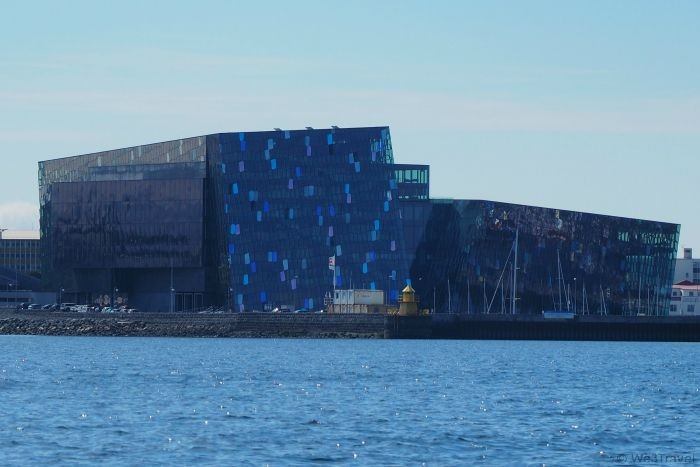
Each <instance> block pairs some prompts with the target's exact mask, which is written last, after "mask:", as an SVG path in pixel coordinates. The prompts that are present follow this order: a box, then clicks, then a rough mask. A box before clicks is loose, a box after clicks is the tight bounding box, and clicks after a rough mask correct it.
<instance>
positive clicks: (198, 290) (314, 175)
mask: <svg viewBox="0 0 700 467" xmlns="http://www.w3.org/2000/svg"><path fill="white" fill-rule="evenodd" d="M39 185H40V195H41V230H42V254H43V263H44V275H43V277H44V281H45V285H46V287H47V288H48V289H53V290H55V289H57V288H66V289H67V290H68V291H69V293H73V294H74V297H71V296H70V295H68V297H71V298H73V299H74V300H75V301H87V302H89V301H93V300H95V297H104V296H105V295H106V294H109V293H110V291H113V290H115V289H119V290H120V291H121V293H123V294H124V295H127V296H128V299H129V300H130V301H131V302H132V303H134V304H135V305H137V306H140V307H142V308H145V309H153V310H165V309H168V305H169V302H172V301H175V308H176V309H182V310H186V309H194V308H197V307H198V306H202V305H205V304H216V305H225V306H227V307H228V308H231V309H232V310H236V311H252V310H265V309H271V308H274V307H278V306H285V305H286V306H289V307H292V308H301V307H304V308H308V309H319V308H321V307H322V306H323V299H324V296H325V295H326V293H328V292H329V291H330V290H331V289H332V286H333V281H334V277H333V272H332V271H331V270H330V269H329V268H328V260H329V257H335V262H336V268H335V283H336V285H337V287H344V288H346V287H355V288H368V289H371V288H376V289H382V290H389V293H388V297H389V299H390V300H391V301H396V299H397V296H398V291H399V290H401V289H402V288H403V286H404V285H405V284H406V283H407V282H411V283H412V284H413V285H414V287H415V288H416V290H417V291H418V292H419V294H420V295H421V296H422V298H423V303H424V306H426V307H430V308H432V307H433V305H434V307H435V308H436V309H437V310H438V311H460V312H484V311H488V312H493V310H496V308H493V306H487V307H484V306H483V305H484V303H487V304H488V305H493V303H498V302H497V300H496V299H492V298H491V297H492V296H501V295H502V296H503V297H504V298H503V300H502V303H505V302H504V300H506V299H507V296H508V293H509V291H508V290H504V288H503V286H502V285H501V284H502V283H503V281H502V280H500V279H499V276H500V275H502V274H503V271H504V268H505V267H506V265H507V261H506V258H505V256H506V255H507V254H508V251H509V248H510V246H511V245H512V243H513V232H514V231H515V230H516V229H517V230H518V231H519V232H520V235H521V241H520V242H519V243H520V254H519V258H520V259H519V261H520V264H519V270H520V280H519V281H518V292H517V296H518V307H517V308H518V310H519V312H524V313H532V312H539V311H541V310H542V309H550V308H552V305H551V304H550V303H551V297H552V294H553V290H554V288H555V287H554V286H553V285H552V283H553V282H552V281H553V268H556V272H557V274H555V275H556V276H557V277H556V284H557V287H556V288H558V285H559V284H560V283H561V282H562V280H560V277H561V276H565V277H566V281H565V282H566V283H567V284H569V286H570V285H571V284H575V286H579V284H580V286H582V285H583V283H584V282H585V283H586V284H587V286H588V287H589V290H590V296H591V298H590V300H589V301H590V302H591V303H592V305H591V306H590V308H595V305H594V303H596V300H595V299H594V298H593V297H594V295H595V292H596V291H598V290H599V291H600V293H599V294H598V295H600V296H604V297H605V300H606V306H607V307H608V311H609V312H610V313H617V314H622V313H629V312H631V310H632V309H633V308H634V306H633V305H631V304H630V303H631V302H630V300H632V296H633V291H634V290H636V291H637V302H636V304H637V309H639V308H640V307H639V305H640V304H641V299H640V298H639V297H640V295H641V293H640V290H642V289H644V297H645V299H646V297H647V295H648V294H647V292H649V296H650V297H652V296H653V299H652V298H649V299H648V300H647V302H646V303H647V306H646V309H647V311H648V312H649V313H658V312H659V310H662V309H664V306H665V305H664V304H665V303H666V302H665V300H667V295H668V294H669V291H670V282H671V278H670V275H669V274H670V271H671V267H672V263H673V257H674V255H675V249H676V247H677V240H678V230H679V227H678V226H677V225H675V224H665V223H659V222H650V221H641V220H636V219H625V218H614V217H609V216H597V215H593V214H585V213H573V212H568V211H559V210H553V209H545V208H535V207H528V206H518V205H509V204H505V203H493V202H489V201H458V200H431V199H430V193H429V169H428V167H427V166H425V165H406V164H396V163H394V157H393V151H392V143H391V136H390V132H389V128H387V127H371V128H347V129H345V128H343V129H341V128H331V129H318V130H314V129H306V130H293V131H281V130H280V131H277V130H276V131H267V132H250V133H221V134H213V135H208V136H201V137H196V138H188V139H184V140H177V141H170V142H165V143H157V144H151V145H146V146H138V147H134V148H126V149H120V150H114V151H106V152H101V153H95V154H88V155H84V156H76V157H71V158H65V159H57V160H52V161H45V162H41V163H40V165H39ZM559 264H561V265H562V266H561V269H562V271H563V272H562V273H560V272H559ZM448 279H449V283H450V288H449V289H448V288H447V283H448ZM640 283H641V285H640ZM635 284H637V285H636V289H635V288H634V285H635ZM499 287H500V289H499ZM171 289H172V290H171ZM581 292H582V291H578V292H576V291H574V293H572V294H570V297H574V298H575V297H578V296H579V294H580V295H581V299H583V294H581ZM173 295H174V296H175V297H173ZM483 296H486V297H487V299H488V300H484V299H483ZM652 304H653V305H652ZM503 308H504V307H503V306H501V309H503Z"/></svg>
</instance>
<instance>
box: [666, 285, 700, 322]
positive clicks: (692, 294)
mask: <svg viewBox="0 0 700 467" xmlns="http://www.w3.org/2000/svg"><path fill="white" fill-rule="evenodd" d="M696 314H697V315H698V316H700V284H693V283H692V282H690V281H683V282H680V283H678V284H675V285H674V286H673V290H672V291H671V308H670V309H669V312H668V315H669V316H695V315H696Z"/></svg>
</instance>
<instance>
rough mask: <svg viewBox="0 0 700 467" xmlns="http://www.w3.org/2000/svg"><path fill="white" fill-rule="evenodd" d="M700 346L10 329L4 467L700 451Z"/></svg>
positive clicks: (619, 458) (624, 457) (462, 460)
mask: <svg viewBox="0 0 700 467" xmlns="http://www.w3.org/2000/svg"><path fill="white" fill-rule="evenodd" d="M699 357H700V346H699V345H695V344H657V343H644V344H642V343H613V342H611V343H588V342H583V343H580V342H578V343H577V342H518V341H511V342H496V341H381V340H292V339H289V340H274V339H264V340H258V339H158V338H106V337H98V338H89V337H40V336H36V337H31V336H0V417H1V418H0V420H1V422H0V423H1V426H0V463H1V464H3V465H6V464H37V463H59V462H62V463H63V464H66V465H75V464H77V463H97V462H99V463H104V464H110V463H113V464H131V465H133V464H144V465H147V464H153V463H175V464H194V463H207V464H219V465H221V464H224V465H240V464H245V463H249V464H252V465H263V464H270V465H282V464H308V463H348V464H352V463H357V464H374V465H376V464H393V465H397V464H399V465H405V464H409V465H420V464H422V463H425V464H428V465H469V464H473V463H478V462H483V463H485V464H488V465H502V464H508V465H523V464H533V465H535V464H542V463H547V464H554V465H581V464H591V465H596V464H607V465H615V464H618V463H621V464H643V463H646V462H645V461H644V459H646V458H639V457H636V458H635V457H634V456H635V455H636V456H639V455H649V456H653V455H657V456H666V457H664V458H663V459H662V460H663V461H665V462H668V463H675V464H678V462H674V460H677V459H680V460H681V461H683V460H685V461H686V462H687V461H692V457H691V458H688V457H682V456H695V457H698V459H696V460H695V461H696V462H698V463H700V448H699V446H700V437H699V436H700V371H699V370H698V362H700V358H699ZM667 456H681V457H678V458H676V457H671V458H669V457H667ZM635 459H636V461H635ZM649 459H650V460H651V459H652V458H651V457H649ZM657 460H658V458H657Z"/></svg>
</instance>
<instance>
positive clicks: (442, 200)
mask: <svg viewBox="0 0 700 467" xmlns="http://www.w3.org/2000/svg"><path fill="white" fill-rule="evenodd" d="M426 201H428V202H434V203H444V204H448V203H450V202H452V201H475V202H481V203H498V204H510V205H513V206H518V207H527V208H539V209H548V210H552V211H562V212H567V213H580V214H586V215H590V216H597V217H609V218H613V219H628V220H633V221H644V222H658V223H659V224H666V225H669V226H672V225H675V226H676V227H680V226H681V224H677V223H675V222H664V221H658V220H654V219H642V218H639V217H629V216H616V215H613V214H599V213H597V212H589V211H576V210H574V209H562V208H553V207H548V206H534V205H532V204H522V203H511V202H508V201H495V200H490V199H458V198H445V197H440V198H430V199H429V200H426Z"/></svg>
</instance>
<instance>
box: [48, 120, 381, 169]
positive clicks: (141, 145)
mask: <svg viewBox="0 0 700 467" xmlns="http://www.w3.org/2000/svg"><path fill="white" fill-rule="evenodd" d="M384 128H387V129H388V128H389V125H383V126H359V127H336V128H314V129H311V130H307V129H294V130H292V129H290V130H284V129H281V130H275V129H273V130H264V131H243V130H242V131H220V132H216V133H208V134H205V135H196V136H187V137H185V138H175V139H168V140H165V141H156V142H154V143H144V144H137V145H135V146H124V147H120V148H110V149H104V150H102V151H93V152H86V153H82V154H75V155H73V156H61V157H54V158H51V159H44V160H42V161H39V163H42V162H51V161H57V160H62V159H72V158H74V157H83V156H93V155H96V154H102V153H105V152H111V151H127V150H129V149H136V148H139V147H143V146H154V145H157V144H167V143H174V142H176V141H181V140H188V139H194V138H206V137H207V136H219V135H234V134H238V133H246V134H263V133H273V134H274V133H279V132H280V131H282V132H284V131H289V132H292V133H294V132H304V133H308V132H309V131H315V132H319V131H331V132H335V131H344V130H372V129H384Z"/></svg>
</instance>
